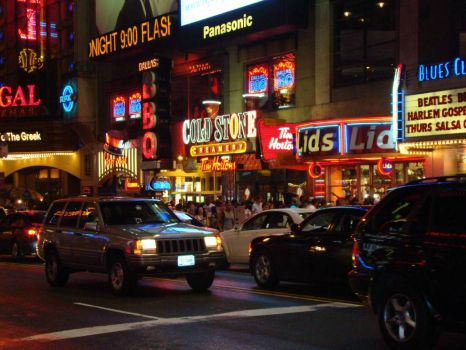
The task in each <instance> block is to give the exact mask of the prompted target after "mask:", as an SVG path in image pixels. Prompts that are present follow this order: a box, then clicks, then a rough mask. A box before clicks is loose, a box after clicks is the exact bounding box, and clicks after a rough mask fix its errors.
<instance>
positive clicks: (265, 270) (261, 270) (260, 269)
mask: <svg viewBox="0 0 466 350" xmlns="http://www.w3.org/2000/svg"><path fill="white" fill-rule="evenodd" d="M255 271H256V276H257V279H258V280H259V281H260V282H262V283H266V282H267V281H268V280H269V278H270V275H271V274H272V266H271V265H270V259H269V257H268V256H266V255H261V256H259V257H258V258H257V261H256V267H255Z"/></svg>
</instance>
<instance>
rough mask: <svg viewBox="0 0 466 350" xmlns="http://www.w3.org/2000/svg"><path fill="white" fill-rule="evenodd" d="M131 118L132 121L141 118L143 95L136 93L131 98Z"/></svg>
mask: <svg viewBox="0 0 466 350" xmlns="http://www.w3.org/2000/svg"><path fill="white" fill-rule="evenodd" d="M129 117H130V119H138V118H141V93H140V92H135V93H134V94H132V95H130V96H129Z"/></svg>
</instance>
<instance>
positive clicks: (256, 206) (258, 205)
mask: <svg viewBox="0 0 466 350" xmlns="http://www.w3.org/2000/svg"><path fill="white" fill-rule="evenodd" d="M262 210H263V209H262V198H261V197H260V196H257V197H256V200H255V201H254V203H253V204H252V209H251V212H252V215H255V214H257V213H260V212H261V211H262Z"/></svg>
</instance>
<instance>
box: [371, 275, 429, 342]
mask: <svg viewBox="0 0 466 350" xmlns="http://www.w3.org/2000/svg"><path fill="white" fill-rule="evenodd" d="M379 300H380V302H379V305H378V307H377V309H378V312H377V318H378V323H379V328H380V331H381V332H382V335H383V338H384V340H385V342H386V343H387V344H388V345H389V346H390V347H391V348H392V349H397V350H408V349H409V350H414V349H430V348H432V346H433V345H434V343H435V341H436V339H437V336H438V329H437V327H435V325H434V322H433V320H432V318H431V317H430V315H429V311H428V309H427V305H426V303H425V301H424V298H423V297H422V295H421V294H420V293H419V292H417V291H416V290H415V289H414V288H413V287H411V286H409V285H407V284H406V283H405V282H403V281H400V280H395V281H393V282H392V287H390V288H388V290H386V291H385V292H384V294H383V297H382V298H380V299H379Z"/></svg>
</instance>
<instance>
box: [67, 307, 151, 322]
mask: <svg viewBox="0 0 466 350" xmlns="http://www.w3.org/2000/svg"><path fill="white" fill-rule="evenodd" d="M74 304H75V305H79V306H85V307H90V308H94V309H100V310H106V311H111V312H116V313H120V314H125V315H131V316H138V317H143V318H150V319H152V320H158V319H160V317H155V316H150V315H144V314H139V313H135V312H129V311H124V310H117V309H110V308H108V307H103V306H98V305H91V304H86V303H74Z"/></svg>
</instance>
